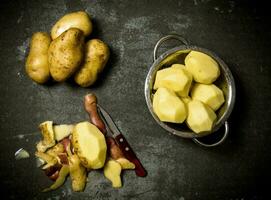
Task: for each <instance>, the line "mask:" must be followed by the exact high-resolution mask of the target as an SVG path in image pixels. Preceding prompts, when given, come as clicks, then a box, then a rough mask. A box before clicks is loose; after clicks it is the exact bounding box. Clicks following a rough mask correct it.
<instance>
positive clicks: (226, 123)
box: [192, 121, 229, 147]
mask: <svg viewBox="0 0 271 200" xmlns="http://www.w3.org/2000/svg"><path fill="white" fill-rule="evenodd" d="M224 125H225V131H224V135H223V137H222V138H221V139H220V140H219V141H217V142H215V143H212V144H206V143H204V142H202V141H200V140H199V139H197V138H193V139H192V140H193V141H194V142H195V143H196V144H198V145H201V146H204V147H214V146H217V145H220V144H221V143H222V142H224V141H225V139H226V138H227V136H228V134H229V123H228V122H227V121H226V122H225V123H224Z"/></svg>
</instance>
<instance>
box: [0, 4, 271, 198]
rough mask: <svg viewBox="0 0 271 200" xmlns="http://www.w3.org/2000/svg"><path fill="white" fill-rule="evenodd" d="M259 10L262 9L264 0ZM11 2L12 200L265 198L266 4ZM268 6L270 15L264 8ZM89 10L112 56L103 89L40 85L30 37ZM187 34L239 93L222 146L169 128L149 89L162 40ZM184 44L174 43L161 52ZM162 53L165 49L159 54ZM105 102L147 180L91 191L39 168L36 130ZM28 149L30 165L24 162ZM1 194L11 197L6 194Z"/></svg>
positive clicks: (6, 121)
mask: <svg viewBox="0 0 271 200" xmlns="http://www.w3.org/2000/svg"><path fill="white" fill-rule="evenodd" d="M255 2H256V1H255ZM255 2H254V1H245V0H244V1H221V0H220V1H215V0H193V1H192V0H191V1H184V0H179V1H177V0H176V1H160V0H159V1H147V0H146V1H143V0H142V1H124V0H123V1H90V0H82V1H75V0H74V1H72V0H66V1H53V0H47V1H42V0H39V1H34V0H32V1H30V0H29V1H19V0H18V1H11V0H10V1H1V4H0V8H1V17H0V22H1V31H0V47H1V49H0V51H1V52H0V60H1V65H0V95H1V97H0V113H1V114H0V122H1V125H0V148H1V151H0V181H1V196H2V197H3V196H5V197H6V198H3V199H110V200H111V199H148V200H149V199H160V200H162V199H171V200H184V199H233V200H237V199H238V200H241V199H264V198H266V199H267V196H266V195H267V194H268V182H269V181H270V178H271V177H270V150H271V146H270V142H271V137H270V135H271V129H270V127H271V125H270V124H271V120H270V118H271V116H270V115H271V107H270V99H271V93H270V88H271V86H270V84H271V82H270V75H271V73H270V72H271V70H270V69H271V68H270V67H271V56H270V48H271V40H270V38H271V32H270V19H269V17H268V8H267V7H266V5H265V4H264V3H263V1H258V3H255ZM265 8H266V9H265ZM77 10H85V11H87V12H88V13H89V14H90V15H91V16H92V18H93V23H94V33H93V34H92V36H91V38H100V39H102V40H104V41H105V42H106V43H107V44H108V45H109V46H110V49H111V58H110V61H109V63H108V64H107V66H106V69H105V71H104V72H103V74H102V75H101V76H100V78H99V81H98V82H97V83H96V84H95V85H94V86H92V87H90V88H87V89H86V88H80V87H78V86H76V85H75V84H74V83H73V82H72V81H68V82H66V83H59V84H56V83H49V84H47V85H38V84H35V83H34V82H32V81H31V80H30V79H29V78H28V77H27V75H26V73H25V70H24V63H25V58H26V55H27V52H28V45H29V40H30V37H31V35H32V34H33V33H34V32H37V31H47V32H49V31H50V29H51V27H52V25H53V24H54V23H55V21H56V20H57V19H58V18H59V17H61V16H62V15H64V14H66V13H68V12H72V11H77ZM168 33H178V34H180V35H182V36H183V37H185V38H186V39H187V40H189V42H190V43H191V44H195V45H199V46H202V47H205V48H207V49H210V50H212V51H214V52H216V53H217V54H218V55H219V56H220V57H221V58H223V59H224V61H225V62H226V63H227V64H228V65H229V67H230V69H231V70H232V73H233V75H234V77H235V81H236V86H237V99H236V100H237V101H236V105H235V109H234V111H233V114H232V116H231V118H230V121H229V123H230V128H231V130H230V135H229V137H228V139H227V140H226V142H225V143H224V144H222V145H221V146H219V147H216V148H210V149H206V148H202V147H200V146H198V145H196V144H194V143H193V142H192V141H191V140H187V139H183V138H178V137H176V136H172V135H170V134H168V133H167V132H166V131H165V130H163V129H162V128H160V127H159V126H158V125H157V124H156V122H155V121H154V119H153V118H152V116H151V115H150V113H149V111H148V109H147V106H146V103H145V98H144V92H143V90H144V81H145V78H146V75H147V72H148V70H149V68H150V66H151V64H152V51H153V47H154V45H155V43H156V41H157V40H158V39H159V38H160V37H162V36H164V35H166V34H168ZM174 45H175V46H176V45H179V44H178V42H176V41H175V43H172V42H171V43H169V44H168V45H165V46H164V48H162V49H161V52H163V51H165V50H166V49H168V48H171V47H173V46H174ZM161 52H160V53H161ZM88 92H94V93H96V94H97V96H98V98H99V100H100V103H101V104H102V105H103V106H104V107H105V108H106V109H107V110H108V111H109V112H110V113H111V115H112V117H113V118H114V120H115V121H116V124H117V125H118V126H119V128H120V130H121V131H122V132H123V134H124V135H125V136H126V138H127V139H128V141H129V142H130V143H131V145H132V147H133V148H134V150H135V151H136V153H137V155H138V157H139V158H140V159H141V161H142V163H143V164H144V166H145V167H146V169H147V170H148V176H147V177H146V178H139V177H136V175H135V173H134V172H133V171H125V172H124V173H123V187H122V188H121V189H113V188H112V187H111V184H110V183H109V182H108V181H107V180H106V179H105V178H104V176H103V174H102V171H93V172H91V173H90V174H89V176H88V180H89V182H88V184H87V187H86V189H85V191H84V192H82V193H73V192H72V191H71V187H70V184H71V182H70V179H68V181H67V182H66V183H65V185H64V186H62V187H61V189H59V190H57V191H54V192H50V193H41V192H40V191H41V190H42V189H43V188H44V187H47V186H48V185H50V184H51V182H50V181H49V180H47V178H46V177H45V175H44V174H43V173H42V171H41V170H40V169H38V168H36V166H35V156H34V152H35V143H36V142H37V141H38V140H39V138H40V133H39V132H38V128H37V126H38V124H39V123H41V122H43V121H45V120H53V121H54V122H56V123H73V122H79V121H83V120H87V119H88V117H87V115H86V113H85V112H84V110H83V104H82V102H83V96H84V95H85V94H86V93H88ZM21 147H23V148H25V149H26V150H27V151H29V153H30V154H31V157H30V158H29V159H25V160H15V159H14V153H15V151H16V150H18V149H19V148H21ZM2 197H1V198H2Z"/></svg>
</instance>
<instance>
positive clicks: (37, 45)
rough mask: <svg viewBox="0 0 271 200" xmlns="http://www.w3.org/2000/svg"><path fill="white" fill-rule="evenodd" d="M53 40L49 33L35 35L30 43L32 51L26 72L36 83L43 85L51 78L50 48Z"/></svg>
mask: <svg viewBox="0 0 271 200" xmlns="http://www.w3.org/2000/svg"><path fill="white" fill-rule="evenodd" d="M50 43H51V38H50V36H49V34H48V33H44V32H37V33H34V34H33V36H32V38H31V42H30V51H29V54H28V56H27V59H26V63H25V70H26V73H27V75H28V76H29V77H30V78H31V79H32V80H33V81H35V82H37V83H39V84H42V83H45V82H46V81H47V80H48V79H49V78H50V71H49V63H48V54H47V53H48V48H49V45H50Z"/></svg>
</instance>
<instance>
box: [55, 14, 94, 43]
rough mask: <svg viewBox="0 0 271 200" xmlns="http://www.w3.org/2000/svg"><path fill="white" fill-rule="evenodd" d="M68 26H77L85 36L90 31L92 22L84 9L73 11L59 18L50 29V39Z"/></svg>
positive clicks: (68, 27)
mask: <svg viewBox="0 0 271 200" xmlns="http://www.w3.org/2000/svg"><path fill="white" fill-rule="evenodd" d="M70 28H78V29H80V30H81V31H83V33H84V35H85V36H88V35H90V33H91V32H92V22H91V20H90V17H89V15H88V14H87V13H86V12H84V11H79V12H73V13H69V14H66V15H64V16H63V17H62V18H60V19H59V20H58V21H57V22H56V24H55V25H54V26H53V28H52V30H51V37H52V39H53V40H54V39H56V38H57V37H58V36H60V35H61V34H62V33H63V32H65V31H66V30H68V29H70Z"/></svg>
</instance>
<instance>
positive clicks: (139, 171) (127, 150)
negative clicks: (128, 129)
mask: <svg viewBox="0 0 271 200" xmlns="http://www.w3.org/2000/svg"><path fill="white" fill-rule="evenodd" d="M115 141H116V143H117V144H118V146H119V148H120V149H121V151H122V153H123V154H124V156H125V157H126V158H127V159H128V160H129V161H131V162H132V163H134V164H135V172H136V175H137V176H141V177H144V176H147V171H146V170H145V169H144V167H143V166H142V164H141V163H140V161H139V159H138V158H137V157H136V154H135V153H134V151H133V150H132V148H131V147H130V145H129V144H128V142H127V140H126V139H125V138H124V136H123V135H122V134H119V135H117V136H116V137H115Z"/></svg>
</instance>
